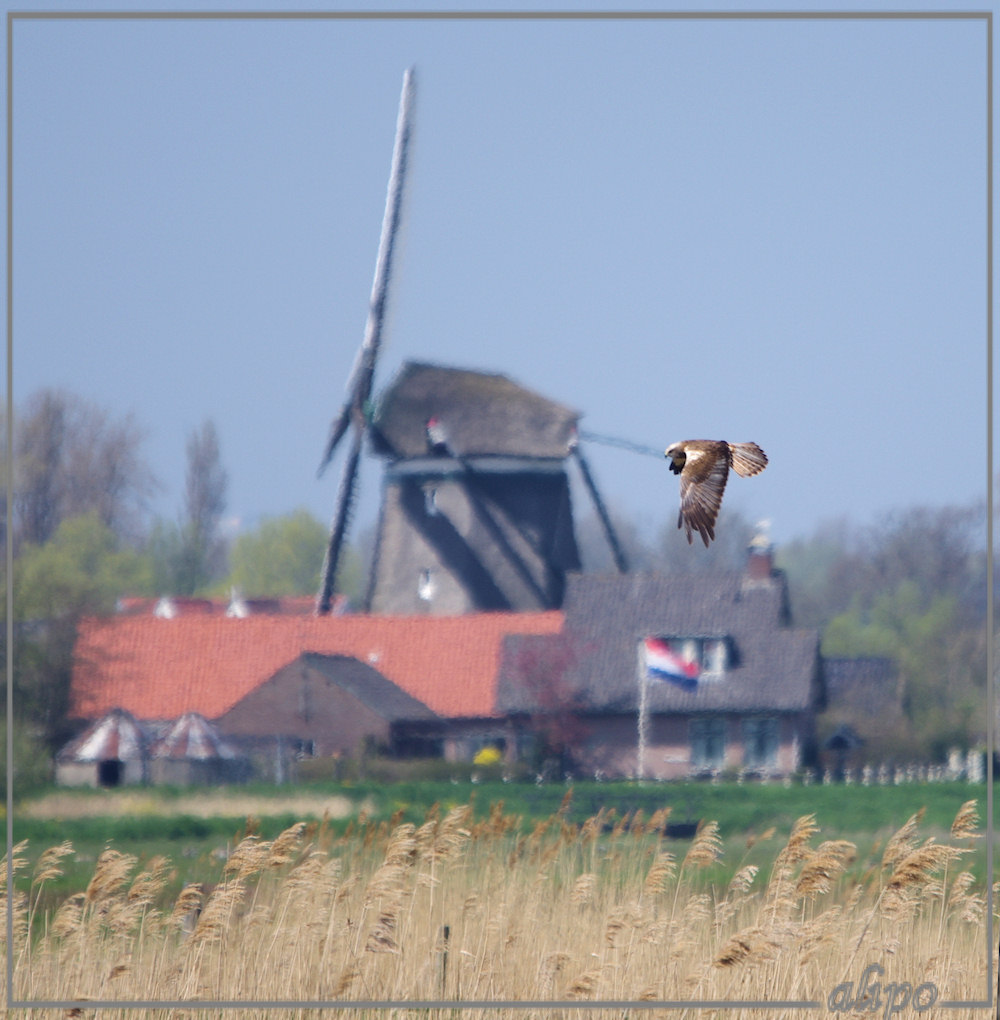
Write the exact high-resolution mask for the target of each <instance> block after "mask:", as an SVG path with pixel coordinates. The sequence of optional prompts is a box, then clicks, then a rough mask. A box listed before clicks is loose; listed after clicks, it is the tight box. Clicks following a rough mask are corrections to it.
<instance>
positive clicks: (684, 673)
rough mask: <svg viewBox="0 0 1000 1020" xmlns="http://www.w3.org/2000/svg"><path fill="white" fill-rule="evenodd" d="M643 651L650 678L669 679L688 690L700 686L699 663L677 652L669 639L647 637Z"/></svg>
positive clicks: (647, 674)
mask: <svg viewBox="0 0 1000 1020" xmlns="http://www.w3.org/2000/svg"><path fill="white" fill-rule="evenodd" d="M643 653H644V654H645V656H646V676H647V677H648V678H650V679H652V680H669V681H670V682H671V683H675V684H678V685H680V686H681V687H683V688H684V690H686V691H693V690H695V689H696V688H697V687H698V673H699V667H698V663H697V662H691V661H690V660H688V659H685V658H684V657H683V656H681V655H679V654H678V653H677V652H675V651H674V649H673V648H671V647H670V642H669V641H664V640H663V639H662V638H646V640H645V641H644V642H643Z"/></svg>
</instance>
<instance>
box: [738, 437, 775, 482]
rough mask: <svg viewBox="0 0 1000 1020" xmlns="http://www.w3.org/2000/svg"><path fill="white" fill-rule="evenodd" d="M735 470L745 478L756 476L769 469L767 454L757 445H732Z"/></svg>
mask: <svg viewBox="0 0 1000 1020" xmlns="http://www.w3.org/2000/svg"><path fill="white" fill-rule="evenodd" d="M729 449H730V451H731V452H732V455H733V470H734V471H735V472H736V473H737V474H738V475H742V476H743V477H744V478H748V477H749V476H750V475H756V474H758V473H759V472H761V471H763V470H764V468H766V467H767V454H766V453H764V451H763V450H762V449H761V448H760V447H759V446H758V445H757V444H756V443H730V444H729Z"/></svg>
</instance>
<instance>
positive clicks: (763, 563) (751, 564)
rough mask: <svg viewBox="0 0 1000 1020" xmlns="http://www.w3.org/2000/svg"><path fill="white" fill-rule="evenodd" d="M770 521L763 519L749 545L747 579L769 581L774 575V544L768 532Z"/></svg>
mask: <svg viewBox="0 0 1000 1020" xmlns="http://www.w3.org/2000/svg"><path fill="white" fill-rule="evenodd" d="M770 523H771V522H770V521H761V522H760V523H759V524H758V525H757V532H756V534H755V535H754V536H753V538H751V539H750V545H749V546H748V547H747V580H748V581H751V582H758V583H760V582H768V581H771V580H772V579H773V577H774V573H775V571H774V546H773V545H772V544H771V538H770V535H769V534H768V530H769V528H770Z"/></svg>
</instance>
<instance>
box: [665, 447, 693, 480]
mask: <svg viewBox="0 0 1000 1020" xmlns="http://www.w3.org/2000/svg"><path fill="white" fill-rule="evenodd" d="M663 456H664V457H669V458H670V460H671V461H672V463H671V465H670V470H671V471H673V473H674V474H675V475H679V474H680V473H681V469H682V468H683V467H684V461H685V460H686V459H687V454H685V452H684V444H683V443H671V444H670V445H669V446H668V447H667V448H666V450H664V451H663Z"/></svg>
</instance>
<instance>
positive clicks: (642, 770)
mask: <svg viewBox="0 0 1000 1020" xmlns="http://www.w3.org/2000/svg"><path fill="white" fill-rule="evenodd" d="M636 660H637V663H638V668H637V671H636V672H637V673H638V676H637V680H638V682H639V734H638V737H639V746H638V749H637V758H638V761H637V763H636V774H637V778H638V780H639V782H642V780H643V779H644V778H645V777H646V688H647V686H648V685H647V683H646V673H647V671H648V670H647V666H646V642H645V641H644V640H643V639H640V640H639V654H638V655H637V656H636Z"/></svg>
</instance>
